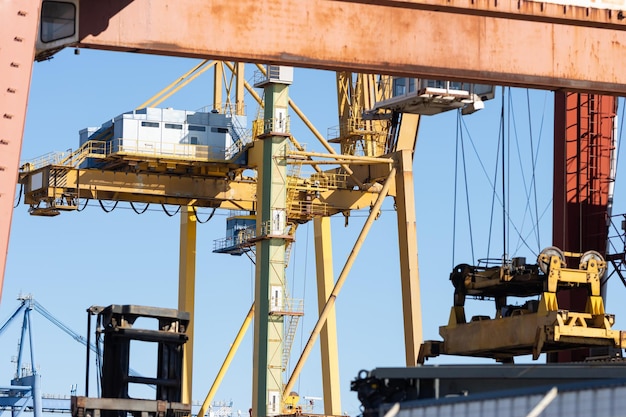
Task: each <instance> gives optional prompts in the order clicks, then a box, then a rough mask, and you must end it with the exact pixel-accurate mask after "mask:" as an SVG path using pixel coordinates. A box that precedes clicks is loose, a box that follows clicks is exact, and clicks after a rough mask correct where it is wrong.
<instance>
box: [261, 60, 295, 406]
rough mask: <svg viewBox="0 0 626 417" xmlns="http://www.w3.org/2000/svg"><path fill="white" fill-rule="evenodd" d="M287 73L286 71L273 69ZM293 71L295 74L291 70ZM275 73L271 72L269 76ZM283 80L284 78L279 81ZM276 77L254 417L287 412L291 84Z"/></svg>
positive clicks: (268, 138) (264, 185)
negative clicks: (285, 356)
mask: <svg viewBox="0 0 626 417" xmlns="http://www.w3.org/2000/svg"><path fill="white" fill-rule="evenodd" d="M270 68H274V69H282V68H285V67H270ZM287 70H289V71H292V69H291V68H287ZM268 73H270V74H271V72H269V71H268ZM279 78H280V77H279ZM290 83H291V81H290V80H289V81H287V82H285V81H281V80H280V79H273V77H270V78H269V79H268V80H267V81H265V82H263V83H261V84H257V87H258V86H263V87H264V89H265V114H264V118H265V128H264V132H265V133H264V134H263V135H261V136H259V143H258V144H255V146H257V145H261V147H262V148H261V149H262V155H263V157H262V163H261V165H260V167H259V170H258V176H259V177H258V182H257V225H256V228H257V237H258V238H259V240H258V241H257V243H256V280H255V320H254V354H253V355H254V356H253V387H252V393H253V399H252V415H253V417H265V416H271V415H277V414H280V413H281V403H282V391H283V385H284V384H283V369H282V352H283V324H284V313H285V310H286V307H285V295H286V291H285V288H286V287H285V239H286V238H288V237H287V236H286V234H287V233H286V227H287V210H286V199H287V161H286V158H285V155H286V147H287V141H288V138H289V130H288V119H287V108H288V104H289V103H288V102H289V96H288V88H289V87H288V85H289V84H290Z"/></svg>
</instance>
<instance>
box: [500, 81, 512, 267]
mask: <svg viewBox="0 0 626 417" xmlns="http://www.w3.org/2000/svg"><path fill="white" fill-rule="evenodd" d="M510 93H511V88H510V87H509V94H510ZM504 96H505V94H504V88H503V89H502V110H501V112H502V161H501V164H502V201H503V204H502V260H503V261H504V260H505V259H506V256H507V254H506V208H507V205H506V201H507V200H506V199H507V197H506V183H505V181H506V173H505V168H506V162H505V160H504V156H505V142H506V140H505V139H506V138H505V137H504Z"/></svg>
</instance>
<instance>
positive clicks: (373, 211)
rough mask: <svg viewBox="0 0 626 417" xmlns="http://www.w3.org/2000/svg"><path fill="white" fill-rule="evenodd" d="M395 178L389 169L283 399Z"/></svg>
mask: <svg viewBox="0 0 626 417" xmlns="http://www.w3.org/2000/svg"><path fill="white" fill-rule="evenodd" d="M395 177H396V168H395V167H394V168H392V169H391V172H390V173H389V176H388V177H387V180H386V181H385V184H384V185H383V188H382V190H381V191H380V194H379V195H378V199H377V200H376V203H374V205H373V206H372V209H371V211H370V214H369V216H368V217H367V220H366V221H365V224H364V225H363V228H362V229H361V233H359V236H358V237H357V239H356V242H355V243H354V247H353V248H352V251H351V252H350V255H348V259H346V263H345V264H344V266H343V269H342V270H341V273H340V274H339V277H338V278H337V282H335V286H334V287H333V290H332V291H331V293H330V295H329V297H328V299H327V300H326V304H325V305H324V308H323V309H322V311H321V313H320V317H319V318H318V320H317V323H315V327H313V330H312V331H311V336H310V337H309V340H308V341H307V343H306V345H305V346H304V349H303V350H302V354H301V355H300V358H299V359H298V362H297V363H296V365H295V366H294V368H293V372H292V373H291V376H290V377H289V381H287V384H286V385H285V388H284V390H283V398H285V397H286V396H288V395H289V393H290V392H291V391H292V389H293V387H294V385H295V383H296V381H297V379H298V377H299V375H300V372H301V371H302V368H303V367H304V363H305V362H306V360H307V358H308V357H309V354H310V353H311V350H312V349H313V345H314V344H315V342H316V341H317V337H318V336H319V334H320V332H321V330H322V327H323V326H324V324H325V323H326V320H327V318H328V316H329V315H330V314H334V309H335V301H336V299H337V296H338V295H339V292H340V291H341V288H342V287H343V284H344V283H345V281H346V278H347V277H348V273H349V272H350V269H351V268H352V265H353V264H354V261H355V260H356V257H357V255H358V254H359V251H360V250H361V247H362V246H363V242H365V238H366V237H367V234H368V233H369V230H370V228H371V227H372V224H373V223H374V220H376V217H378V214H379V213H380V207H381V206H382V204H383V201H384V200H385V197H387V194H388V192H389V189H390V188H391V186H392V184H393V183H394V182H395Z"/></svg>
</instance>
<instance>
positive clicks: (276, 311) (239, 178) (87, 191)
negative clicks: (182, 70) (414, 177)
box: [20, 61, 421, 416]
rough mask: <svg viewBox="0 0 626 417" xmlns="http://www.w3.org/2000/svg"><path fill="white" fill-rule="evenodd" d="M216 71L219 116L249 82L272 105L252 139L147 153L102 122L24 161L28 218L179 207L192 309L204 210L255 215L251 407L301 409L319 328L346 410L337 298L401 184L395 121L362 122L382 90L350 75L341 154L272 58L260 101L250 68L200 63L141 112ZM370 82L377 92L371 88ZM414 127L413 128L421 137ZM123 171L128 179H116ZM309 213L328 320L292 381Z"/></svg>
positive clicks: (327, 389)
mask: <svg viewBox="0 0 626 417" xmlns="http://www.w3.org/2000/svg"><path fill="white" fill-rule="evenodd" d="M208 69H213V71H214V81H215V88H214V100H213V108H212V112H215V113H217V114H224V115H228V116H231V117H232V116H237V115H242V114H243V108H244V106H243V94H244V90H247V91H248V92H250V93H251V95H252V97H253V98H254V99H255V100H256V101H257V102H258V103H259V105H261V106H263V108H264V109H265V110H264V115H263V117H262V118H260V119H258V120H256V121H255V122H254V123H253V129H252V131H251V132H249V135H241V138H240V141H239V142H238V143H236V144H234V145H235V146H234V149H233V150H232V151H231V153H229V154H224V153H222V154H220V153H216V150H215V149H211V148H210V147H208V146H204V145H200V144H184V145H180V146H181V147H180V148H179V149H178V148H177V149H169V150H167V151H166V150H164V149H163V148H161V149H160V152H153V151H151V152H147V151H146V150H145V149H140V145H141V143H140V140H139V138H137V139H136V140H134V141H133V139H132V138H126V137H124V138H121V137H115V134H114V127H113V126H106V127H103V128H102V129H100V130H99V131H97V132H94V133H93V135H92V136H91V138H90V140H87V141H85V142H84V143H83V145H82V146H81V147H80V148H79V149H77V150H76V151H74V152H72V153H69V154H59V155H48V156H47V157H46V158H45V159H41V160H35V161H31V162H29V163H27V164H25V165H23V166H22V169H21V174H20V182H21V183H22V184H23V185H24V194H25V203H26V204H28V205H29V206H30V212H31V214H33V215H44V216H54V215H57V214H59V213H60V212H61V211H67V210H76V209H78V208H79V206H80V203H79V201H80V200H85V199H86V200H89V199H93V200H113V201H128V202H130V203H131V204H132V203H156V204H175V205H180V206H181V207H182V209H181V228H180V230H181V234H180V260H181V261H180V273H179V309H181V310H185V311H190V312H192V313H193V310H194V298H195V291H194V287H195V285H194V283H195V255H194V254H195V239H196V215H195V210H196V208H198V207H209V208H214V209H217V208H221V209H231V210H243V211H247V212H250V213H254V214H255V216H256V228H255V230H254V231H253V232H252V233H249V234H246V236H245V238H244V239H241V240H240V241H238V242H237V244H238V245H239V246H242V247H243V246H247V247H248V248H250V247H256V249H255V256H256V265H257V282H256V292H257V293H256V296H255V304H254V305H253V306H252V307H251V309H250V311H249V313H248V315H247V317H246V319H245V321H244V326H243V327H242V331H243V332H245V327H246V326H247V325H248V324H249V323H250V321H251V318H252V316H253V315H256V318H257V320H255V349H254V352H255V353H254V355H255V367H254V368H255V370H256V371H255V375H254V377H253V380H254V384H255V388H254V391H255V398H254V401H253V403H254V406H253V409H254V412H255V414H256V415H259V416H260V415H275V414H283V413H295V412H301V411H302V409H301V408H300V407H299V406H297V404H296V403H297V400H296V398H297V395H295V394H294V393H293V391H292V388H293V384H294V382H295V381H296V379H297V377H298V375H299V372H300V370H301V368H302V365H303V364H304V361H305V360H306V357H307V356H308V353H309V352H310V350H311V347H312V346H313V344H314V343H315V340H316V338H317V337H318V335H319V336H320V339H321V344H322V366H323V379H324V381H323V382H324V399H325V401H324V404H325V414H327V415H339V414H341V408H340V396H339V392H340V390H339V374H338V354H337V346H336V324H335V319H334V309H333V307H334V300H335V298H336V296H337V294H338V292H339V290H340V288H341V285H342V283H343V282H344V280H345V278H346V277H347V273H348V271H349V269H350V266H351V263H352V262H353V261H354V257H356V253H358V249H359V248H360V246H361V245H362V243H363V239H364V237H365V234H366V230H367V229H369V227H371V224H372V222H373V220H374V219H375V217H376V216H375V213H377V211H378V210H379V209H380V206H381V204H382V201H383V200H384V198H385V196H387V195H393V192H394V186H393V185H394V182H395V172H396V169H395V168H394V165H395V164H396V163H397V162H396V161H395V159H394V157H393V155H384V152H383V150H384V146H385V142H386V140H387V128H388V126H389V125H390V119H389V118H381V119H379V120H370V121H364V120H363V114H364V110H365V109H367V108H368V107H370V103H373V102H375V101H376V99H377V96H376V95H377V94H378V97H381V96H380V91H379V89H377V88H374V85H373V84H372V82H373V80H374V78H373V77H372V76H362V75H355V76H354V77H353V76H352V75H349V78H350V80H349V82H348V83H346V80H343V81H342V82H341V84H340V85H342V86H343V87H346V86H347V89H342V88H341V87H340V88H339V89H338V91H339V97H340V102H344V103H349V106H348V107H349V108H350V111H346V112H345V114H344V115H343V116H342V117H341V118H340V126H341V129H340V133H341V135H340V136H339V137H337V138H335V139H337V140H338V141H339V142H340V143H341V148H342V152H341V153H337V152H336V151H335V150H334V149H333V147H332V146H331V145H330V144H329V142H328V141H327V140H326V139H325V138H324V137H323V136H322V135H321V134H320V133H319V131H318V130H317V129H315V127H314V126H313V125H312V124H311V123H310V121H308V119H306V117H305V116H304V114H303V113H302V111H301V110H300V109H299V108H298V107H297V106H296V104H295V103H294V102H293V101H292V100H291V99H290V98H289V96H288V85H289V84H290V83H291V81H292V75H289V74H293V69H292V68H289V67H273V66H269V67H268V69H269V71H266V69H265V67H261V66H259V70H260V74H261V76H260V82H259V83H257V84H256V86H257V87H263V88H264V97H265V99H264V100H263V99H262V98H261V96H260V95H259V94H258V93H257V92H256V91H255V89H254V87H253V86H251V85H249V84H248V83H247V82H246V81H245V80H244V77H243V72H244V65H243V64H241V63H230V62H215V61H204V62H202V63H200V64H198V65H197V66H196V67H194V68H193V69H192V70H190V71H189V72H188V73H186V74H184V75H183V76H182V77H180V78H179V79H177V80H175V81H174V82H173V83H172V84H171V85H169V86H168V87H167V88H166V89H164V90H163V91H161V92H159V93H158V94H157V95H156V96H155V97H154V98H153V99H151V100H148V101H146V102H145V103H143V104H142V105H140V106H139V107H138V108H137V110H136V112H142V111H144V110H142V109H145V108H148V109H150V108H154V106H157V105H158V104H160V103H161V102H162V101H164V100H165V99H167V98H168V97H169V96H170V95H171V94H173V93H174V92H175V91H177V90H178V89H180V88H182V87H183V86H184V85H186V84H187V83H188V82H190V81H191V80H193V79H194V78H196V77H197V76H199V75H200V74H201V73H203V72H205V71H207V70H208ZM227 71H230V77H227V76H226V74H225V73H226V72H227ZM285 74H287V76H286V75H285ZM285 76H286V78H285ZM338 79H341V77H340V78H338ZM364 80H368V82H369V83H370V84H367V83H365V82H364ZM364 85H369V86H370V87H372V88H369V87H368V88H364ZM281 86H282V87H281ZM287 109H290V110H291V111H293V112H294V113H296V115H298V116H299V117H300V118H301V119H302V120H303V121H304V123H305V125H307V126H308V127H309V128H310V129H311V131H312V133H313V135H314V136H315V137H316V138H317V139H318V140H319V141H320V142H321V144H322V146H323V147H324V148H325V149H326V150H327V151H328V152H327V153H320V152H312V151H306V150H305V149H304V147H303V146H302V145H301V144H300V143H299V142H298V141H297V140H296V139H295V138H294V137H293V136H292V135H291V132H290V126H289V120H290V119H289V116H288V114H287ZM233 119H234V118H233ZM416 127H417V126H416V125H415V129H416ZM415 134H416V132H415V130H414V131H413V133H412V135H413V137H414V136H415ZM153 148H156V146H154V147H153ZM89 161H91V162H92V163H94V164H96V165H97V169H90V168H89ZM333 166H335V167H336V168H333ZM288 167H289V169H287V168H288ZM309 168H312V172H311V174H310V176H309V177H306V178H305V177H303V176H302V175H301V172H302V170H303V169H304V170H306V169H309ZM250 169H252V170H256V171H257V172H258V174H257V176H256V177H253V178H250V177H246V176H244V171H245V170H250ZM372 173H375V177H373V176H372ZM121 176H123V177H124V181H123V182H122V181H119V178H121ZM140 177H141V181H140V180H139V178H140ZM379 179H382V180H384V186H382V185H381V186H376V181H377V180H379ZM366 183H367V185H364V184H366ZM96 184H97V185H96ZM411 188H412V185H411ZM264 204H265V205H264ZM363 207H372V208H373V209H372V210H371V213H370V218H369V219H368V222H367V223H366V228H365V230H364V232H363V233H362V235H361V237H360V238H359V240H358V241H357V243H356V244H355V250H354V251H353V255H351V258H350V259H349V260H348V262H347V264H346V267H345V268H344V271H342V274H341V275H340V277H339V280H337V282H335V279H334V275H333V271H332V266H331V265H332V262H331V256H332V248H331V238H330V222H329V216H331V215H334V214H338V213H349V212H350V211H351V210H354V209H360V208H363ZM311 220H313V221H314V226H315V227H314V230H315V234H316V238H315V241H316V254H317V255H316V259H317V269H318V298H319V311H320V320H319V321H318V324H317V325H316V329H315V330H314V334H313V335H312V336H311V339H310V340H309V343H308V344H307V348H306V349H305V352H304V354H303V356H302V358H301V359H300V361H298V364H297V365H296V367H295V369H294V372H293V374H292V375H291V376H290V377H289V378H288V380H286V381H285V380H284V376H283V374H284V372H285V370H286V365H285V362H286V361H285V358H286V357H288V355H289V353H290V345H291V342H290V341H291V340H293V334H294V332H295V326H296V325H297V318H298V317H299V316H300V315H301V314H302V306H301V302H298V300H293V299H291V298H289V296H288V294H289V291H288V289H287V287H286V284H285V279H284V270H285V267H286V262H287V257H288V252H289V247H290V244H291V242H292V241H293V239H294V235H295V230H296V228H297V225H298V224H302V223H305V222H308V221H311ZM413 230H414V229H413ZM407 257H409V256H407ZM261 317H266V318H265V319H260V318H261ZM192 323H193V321H192ZM187 334H188V335H189V336H190V339H191V340H193V325H190V326H189V328H188V330H187ZM242 334H243V333H242ZM290 335H291V336H290ZM420 337H421V336H420ZM239 340H240V339H239ZM237 345H238V342H237V343H234V344H233V350H232V352H231V353H230V354H229V356H228V357H227V358H226V361H225V365H224V366H223V370H222V371H220V374H219V375H218V378H216V381H215V383H214V385H213V388H212V389H211V390H210V392H209V395H208V396H207V401H205V407H204V410H206V407H208V405H209V404H210V402H211V400H212V396H213V395H214V394H215V390H216V389H217V387H218V386H219V381H220V379H221V376H222V375H223V372H225V370H226V369H227V366H228V363H229V362H230V360H232V355H234V352H235V351H236V346H237ZM185 349H187V351H186V360H185V362H186V366H185V367H184V379H185V381H186V383H185V388H184V393H183V397H184V398H186V399H187V400H190V399H191V398H190V395H191V394H190V393H191V364H192V360H193V359H192V358H193V351H192V350H193V343H188V344H187V345H186V348H185ZM413 363H414V362H413Z"/></svg>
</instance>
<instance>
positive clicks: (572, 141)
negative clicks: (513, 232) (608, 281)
mask: <svg viewBox="0 0 626 417" xmlns="http://www.w3.org/2000/svg"><path fill="white" fill-rule="evenodd" d="M554 108H555V113H554V188H553V203H552V204H553V220H552V221H553V225H552V240H553V244H554V245H555V246H557V247H559V248H561V249H563V250H565V251H568V252H578V253H584V252H586V251H588V250H596V251H598V252H600V253H601V254H602V255H603V256H605V255H606V247H607V239H608V223H607V222H608V217H609V214H610V213H609V212H608V210H609V192H610V190H609V189H610V183H611V182H612V181H613V180H614V178H613V173H612V171H611V162H612V157H613V152H614V151H615V145H614V122H615V113H616V110H617V99H616V98H615V97H612V96H602V95H596V94H578V93H562V92H557V93H556V94H555V103H554ZM572 261H577V260H576V259H573V260H572ZM569 266H570V267H578V265H569ZM588 295H589V294H588V291H587V289H586V288H575V289H572V290H568V291H561V292H560V293H559V295H558V301H559V306H560V307H562V308H566V309H571V310H573V311H585V306H586V303H587V299H588ZM587 355H588V351H587V350H582V351H573V352H569V351H566V352H559V353H558V354H556V355H555V356H553V357H551V360H553V361H556V362H570V361H572V360H575V361H579V360H584V358H585V357H586V356H587Z"/></svg>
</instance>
